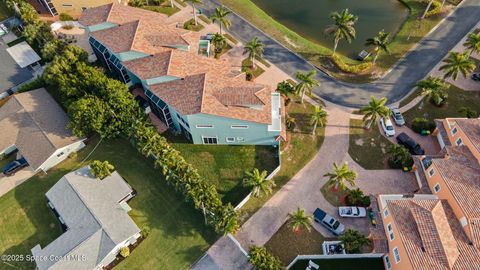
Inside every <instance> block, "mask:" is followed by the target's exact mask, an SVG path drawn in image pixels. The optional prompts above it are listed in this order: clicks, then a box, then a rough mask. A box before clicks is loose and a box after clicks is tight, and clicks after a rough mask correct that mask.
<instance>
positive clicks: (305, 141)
mask: <svg viewBox="0 0 480 270" xmlns="http://www.w3.org/2000/svg"><path fill="white" fill-rule="evenodd" d="M313 111H314V106H313V105H311V104H309V103H307V102H305V103H304V104H300V102H299V101H298V99H296V98H292V102H291V103H290V105H288V107H287V113H288V114H289V115H290V116H291V117H294V118H295V119H296V128H295V130H294V131H293V132H288V133H287V137H288V142H282V147H281V150H282V154H281V160H282V167H281V169H280V171H279V172H278V173H277V175H276V176H275V177H274V178H273V180H274V181H275V183H276V184H277V186H276V188H275V189H274V193H275V192H276V191H278V190H279V189H280V188H281V187H282V186H283V185H285V184H286V183H287V182H288V181H289V180H290V179H291V178H292V177H293V176H294V175H295V174H296V173H297V172H298V171H299V170H300V169H302V168H303V167H304V166H305V165H306V164H307V163H308V162H309V161H310V160H311V159H312V158H313V157H314V156H315V154H316V153H317V152H318V150H319V149H320V146H321V145H322V142H323V139H324V133H325V129H324V128H320V127H319V128H317V132H316V135H315V136H312V129H313V127H312V126H311V125H310V123H309V122H310V116H311V114H312V113H313ZM274 193H273V194H274ZM273 194H272V195H273ZM272 195H270V196H263V197H260V198H251V199H250V200H249V201H248V203H247V204H245V206H243V207H242V208H241V219H242V221H246V220H247V218H248V217H249V216H251V215H252V214H253V213H255V212H256V211H257V210H258V209H259V208H261V207H262V206H263V204H264V203H265V202H266V201H267V200H268V199H270V198H271V196H272Z"/></svg>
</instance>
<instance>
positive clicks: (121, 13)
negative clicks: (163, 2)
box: [78, 2, 168, 26]
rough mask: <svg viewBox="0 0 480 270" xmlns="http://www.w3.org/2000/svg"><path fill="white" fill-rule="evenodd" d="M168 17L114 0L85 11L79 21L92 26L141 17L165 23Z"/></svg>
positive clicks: (125, 21)
mask: <svg viewBox="0 0 480 270" xmlns="http://www.w3.org/2000/svg"><path fill="white" fill-rule="evenodd" d="M167 18H168V16H167V15H165V14H161V13H157V12H152V11H148V10H144V9H141V8H134V7H130V6H125V5H122V4H118V3H115V2H114V3H111V4H107V5H103V6H98V7H94V8H89V9H87V10H85V11H83V12H82V15H81V16H80V19H79V20H78V22H79V23H80V24H82V25H83V26H92V25H96V24H100V23H104V22H110V23H114V24H124V23H129V22H132V21H136V20H140V19H144V20H150V21H152V22H155V23H165V22H166V20H167Z"/></svg>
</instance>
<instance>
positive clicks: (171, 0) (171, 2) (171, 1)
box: [170, 0, 173, 8]
mask: <svg viewBox="0 0 480 270" xmlns="http://www.w3.org/2000/svg"><path fill="white" fill-rule="evenodd" d="M170 7H172V8H173V0H170Z"/></svg>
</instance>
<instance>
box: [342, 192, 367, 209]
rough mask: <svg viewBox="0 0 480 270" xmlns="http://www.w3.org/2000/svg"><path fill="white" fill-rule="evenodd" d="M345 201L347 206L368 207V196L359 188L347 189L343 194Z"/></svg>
mask: <svg viewBox="0 0 480 270" xmlns="http://www.w3.org/2000/svg"><path fill="white" fill-rule="evenodd" d="M345 203H346V204H347V205H348V206H361V207H368V206H369V205H370V196H365V195H364V194H363V191H362V190H361V189H359V188H357V189H353V190H349V191H348V194H347V196H345Z"/></svg>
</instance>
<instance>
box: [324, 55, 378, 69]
mask: <svg viewBox="0 0 480 270" xmlns="http://www.w3.org/2000/svg"><path fill="white" fill-rule="evenodd" d="M331 59H332V61H333V63H334V64H335V65H336V66H337V67H338V68H339V69H340V70H341V71H343V72H347V73H361V72H364V71H366V70H367V69H370V68H371V67H372V66H373V63H372V62H364V63H361V64H357V65H349V64H346V63H345V62H343V60H342V59H341V58H340V57H339V56H338V55H336V54H334V55H332V56H331Z"/></svg>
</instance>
